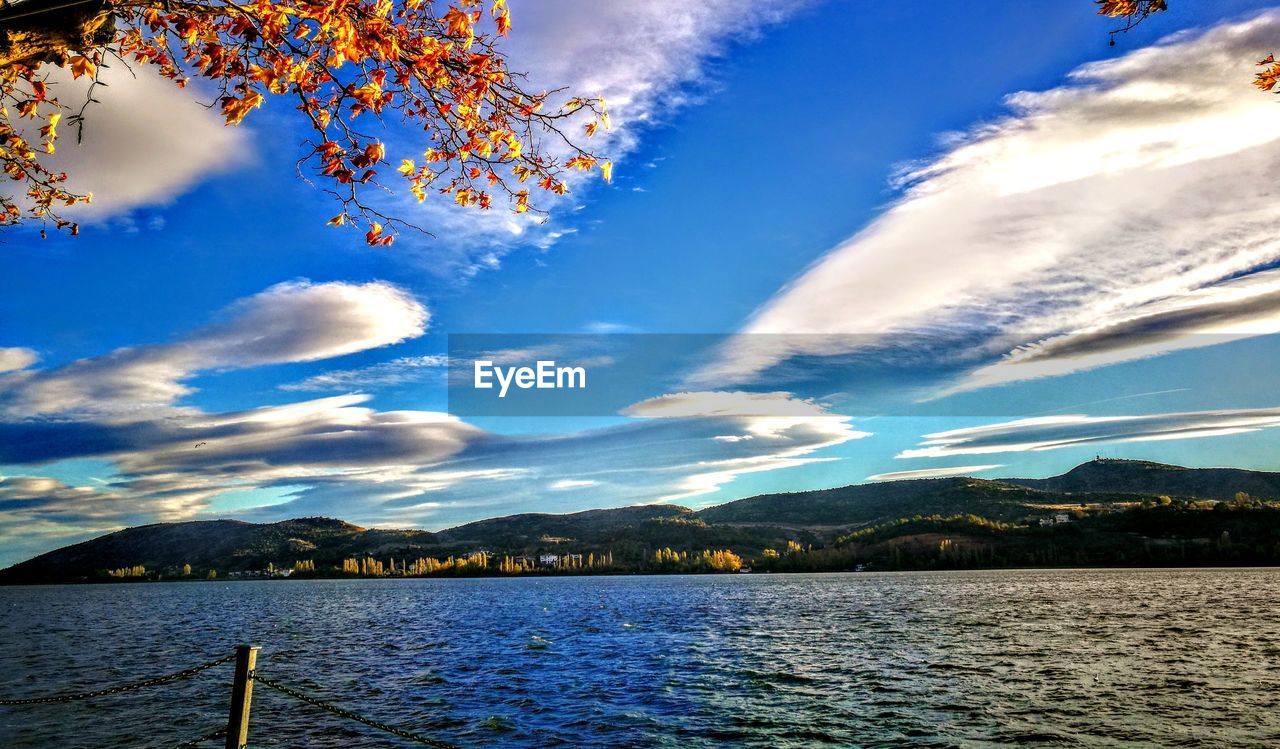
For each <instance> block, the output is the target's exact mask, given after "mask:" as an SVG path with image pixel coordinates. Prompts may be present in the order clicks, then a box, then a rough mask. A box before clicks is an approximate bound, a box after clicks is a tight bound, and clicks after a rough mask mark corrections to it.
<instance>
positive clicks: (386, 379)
mask: <svg viewBox="0 0 1280 749" xmlns="http://www.w3.org/2000/svg"><path fill="white" fill-rule="evenodd" d="M448 364H449V357H447V356H444V355H441V354H430V355H427V356H402V357H400V358H399V359H392V360H391V361H387V362H381V363H379V364H371V365H369V366H367V367H360V368H359V369H337V370H333V371H331V372H322V373H320V374H317V375H312V376H311V377H308V378H307V379H305V380H302V381H300V382H290V383H285V384H284V385H281V386H280V389H281V390H303V391H305V390H353V389H355V390H363V389H367V388H375V387H388V386H392V385H403V384H405V383H409V382H417V381H419V380H421V379H423V378H424V377H426V376H428V375H430V374H432V373H436V374H439V373H440V372H441V370H442V369H444V368H445V367H447V366H448Z"/></svg>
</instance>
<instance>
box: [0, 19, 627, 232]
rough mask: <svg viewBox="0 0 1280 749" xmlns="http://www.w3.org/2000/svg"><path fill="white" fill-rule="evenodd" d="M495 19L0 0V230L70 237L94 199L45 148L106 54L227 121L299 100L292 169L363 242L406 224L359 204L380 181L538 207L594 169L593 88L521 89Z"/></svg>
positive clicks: (599, 115)
mask: <svg viewBox="0 0 1280 749" xmlns="http://www.w3.org/2000/svg"><path fill="white" fill-rule="evenodd" d="M510 29H511V16H510V13H509V12H508V10H507V4H506V0H454V3H453V4H445V3H433V2H423V1H422V0H400V1H399V2H393V0H250V1H249V2H220V0H175V1H174V2H169V1H168V0H166V1H165V2H155V0H95V1H94V2H86V1H84V0H81V1H79V2H70V3H57V2H53V3H35V2H26V3H13V2H12V0H0V101H2V103H3V105H4V106H3V107H2V108H0V169H2V170H3V172H4V173H5V174H6V175H7V176H8V177H9V179H10V180H12V181H13V182H16V183H18V184H19V185H20V186H21V187H22V190H21V191H20V192H21V193H22V195H21V197H18V196H0V226H3V225H12V224H16V223H18V222H20V221H22V220H24V219H34V220H37V221H40V222H42V223H43V224H52V225H53V226H55V227H57V228H59V229H65V230H68V231H70V232H71V233H72V234H75V233H77V232H78V227H77V226H76V224H75V222H73V221H71V220H69V219H66V218H64V217H63V215H62V214H63V211H64V209H65V208H67V207H70V206H73V205H75V204H77V203H81V202H88V201H90V200H91V199H92V196H91V195H89V194H80V193H77V192H74V191H72V190H70V189H68V187H67V175H66V174H65V173H62V172H59V171H56V170H55V169H53V168H51V167H50V166H49V162H48V159H47V157H48V156H49V154H52V153H53V152H54V150H55V147H56V141H57V140H58V138H59V136H60V134H61V133H60V130H59V127H60V126H62V127H68V126H69V127H72V128H75V129H76V130H77V131H79V130H80V129H81V128H83V127H84V126H85V124H86V121H88V122H90V123H91V121H92V107H91V106H88V105H89V104H90V103H91V102H92V101H94V98H95V97H98V96H103V97H106V96H110V95H111V92H110V90H109V89H106V88H105V87H101V86H99V85H98V84H99V83H100V75H101V71H102V69H103V68H105V67H108V66H112V65H118V66H129V67H131V68H134V69H136V73H137V74H140V75H146V74H148V71H152V72H153V73H158V74H159V75H161V76H163V77H164V78H167V79H170V80H172V81H173V82H174V84H176V85H178V86H185V85H186V84H187V82H188V81H190V80H191V79H193V78H199V79H204V80H206V81H208V82H209V83H210V84H211V85H212V87H213V88H214V89H215V90H216V92H217V100H216V106H217V108H218V109H219V110H220V111H221V113H222V115H223V117H224V118H225V120H226V123H227V124H228V125H237V124H239V123H240V122H242V121H243V120H244V119H245V118H246V117H248V116H250V115H251V114H252V113H253V112H254V111H255V110H257V109H258V108H260V107H262V106H263V105H264V103H266V101H267V100H268V99H270V98H273V97H277V98H279V99H280V100H281V101H282V102H283V103H285V104H286V105H287V106H291V107H293V108H295V109H296V110H298V111H299V112H300V113H301V120H302V121H303V122H305V123H306V125H307V127H308V128H309V129H310V132H311V137H310V138H309V140H308V141H307V142H306V145H305V146H304V147H303V151H302V153H301V161H300V166H301V165H305V166H306V167H307V168H309V169H310V171H311V173H312V176H313V177H314V178H315V180H316V181H317V182H319V183H320V184H322V185H323V189H324V191H325V192H326V193H328V194H329V195H330V196H331V197H332V198H333V199H334V200H335V201H336V202H337V206H338V213H337V214H336V215H335V216H334V217H333V219H332V220H331V221H330V223H331V224H333V225H335V226H344V225H349V226H354V227H358V228H359V229H361V230H362V231H363V232H364V236H365V240H366V241H367V242H368V243H369V244H371V245H379V246H385V245H388V244H390V243H391V242H392V240H393V239H394V237H395V234H396V231H397V229H398V228H404V227H411V226H413V225H412V224H410V223H408V222H406V221H405V220H403V219H401V218H399V217H397V216H393V215H387V214H384V213H383V212H381V211H380V210H379V209H377V208H376V207H374V206H373V205H372V204H370V202H368V199H367V195H368V194H369V192H370V190H371V189H375V188H379V187H391V186H394V185H396V184H398V185H399V186H400V187H401V188H403V189H405V190H406V191H408V192H409V193H410V194H412V195H413V196H414V197H415V198H416V199H417V200H419V201H422V200H425V199H426V198H427V196H428V195H429V194H431V193H438V194H440V195H441V196H442V197H444V198H445V199H447V200H449V201H451V202H454V203H457V204H459V205H462V206H472V207H476V208H479V209H482V210H483V209H488V208H490V207H491V206H492V205H493V204H494V202H495V199H497V200H501V201H502V202H503V203H505V204H506V207H507V208H508V209H509V210H512V211H514V212H516V213H524V212H526V211H535V212H536V211H538V210H539V209H538V208H537V207H536V206H535V204H534V202H533V201H532V199H531V196H530V192H531V190H541V191H544V192H546V193H551V194H564V193H565V192H566V191H567V190H568V184H567V182H566V176H567V174H568V173H569V172H570V171H574V170H582V171H587V170H598V171H599V172H600V174H601V175H602V176H603V177H604V178H605V179H609V178H610V170H611V168H612V165H611V164H610V163H609V162H608V161H604V160H601V159H600V158H599V157H597V156H596V155H595V154H593V153H592V152H590V151H589V150H587V149H586V148H584V147H583V146H582V145H581V143H582V142H583V141H582V138H583V137H590V136H591V135H593V134H594V133H595V132H596V130H597V129H598V128H600V127H606V128H607V127H608V115H607V113H606V112H605V108H604V102H603V101H602V100H600V99H599V98H582V97H574V96H570V95H568V94H567V93H566V92H560V91H553V92H545V91H533V90H527V89H526V87H525V83H524V80H525V79H524V78H523V77H522V76H521V75H518V74H516V73H513V72H512V71H511V70H510V69H509V67H508V64H507V58H506V55H505V53H504V51H503V48H502V46H501V45H500V43H499V42H500V40H501V38H502V37H505V36H506V35H507V34H508V32H509V31H510ZM53 68H64V69H66V70H67V71H69V73H70V75H71V76H72V77H74V78H83V79H87V80H88V81H90V87H89V94H88V101H64V100H63V99H61V98H59V96H58V92H57V90H56V88H57V85H56V84H55V83H53V82H52V81H51V76H50V71H51V70H52V69H53ZM357 118H363V119H361V120H360V121H359V122H357ZM393 122H394V123H400V122H404V123H407V124H408V125H410V126H416V127H417V128H419V129H420V130H421V132H422V133H423V136H422V141H421V142H420V144H419V145H418V146H417V147H416V148H415V149H413V150H412V151H408V152H406V153H403V154H388V153H387V146H386V144H385V143H384V142H383V141H382V140H381V138H380V137H379V135H378V133H379V132H382V131H383V125H384V124H386V123H393ZM570 128H573V130H570ZM579 136H581V137H579ZM549 144H554V146H553V147H552V146H549ZM414 228H417V227H414ZM42 231H43V229H42Z"/></svg>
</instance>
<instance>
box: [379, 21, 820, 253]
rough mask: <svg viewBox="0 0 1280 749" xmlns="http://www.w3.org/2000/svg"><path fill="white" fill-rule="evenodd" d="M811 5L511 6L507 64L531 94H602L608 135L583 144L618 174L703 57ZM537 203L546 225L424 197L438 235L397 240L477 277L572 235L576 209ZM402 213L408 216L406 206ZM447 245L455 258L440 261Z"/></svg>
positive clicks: (691, 94)
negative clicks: (570, 217)
mask: <svg viewBox="0 0 1280 749" xmlns="http://www.w3.org/2000/svg"><path fill="white" fill-rule="evenodd" d="M811 2H812V0H775V2H770V3H741V2H736V1H735V0H701V1H700V2H693V3H690V2H681V1H680V0H647V1H646V2H598V1H597V0H513V2H511V4H510V5H511V19H512V31H511V36H510V43H509V44H508V46H507V52H508V55H509V58H510V63H511V68H512V69H513V70H517V71H524V72H527V73H528V74H529V76H530V78H529V80H528V82H527V83H528V88H530V89H532V90H536V91H542V90H555V89H560V88H565V89H566V90H567V91H568V92H570V93H572V94H573V95H577V96H584V97H594V96H603V97H604V98H605V100H606V102H607V104H608V107H609V113H610V121H611V123H612V129H611V130H610V131H609V132H605V131H603V130H601V131H598V132H597V134H596V136H595V137H594V138H592V139H591V140H590V141H589V142H587V145H589V146H590V147H591V148H592V149H593V150H596V151H598V152H600V153H602V154H606V155H607V156H608V157H609V158H611V159H612V160H614V161H615V162H616V163H617V166H616V167H615V170H614V173H615V175H622V174H623V173H625V170H626V169H627V166H626V164H625V161H626V157H627V155H628V154H630V153H631V152H632V151H633V150H634V149H635V148H636V146H637V145H638V144H639V141H640V138H641V136H642V133H643V131H644V129H645V128H647V127H649V126H652V125H655V124H659V123H663V122H666V121H669V120H670V118H671V117H672V116H673V115H674V114H675V112H676V111H677V110H679V109H680V108H681V107H682V106H684V105H686V104H687V103H689V102H690V101H691V100H692V99H694V98H696V97H697V96H698V95H700V93H702V92H703V91H705V88H706V84H707V80H708V77H709V75H708V70H707V64H708V62H709V61H710V60H712V59H714V58H715V57H717V56H718V55H720V54H721V53H723V52H724V51H725V50H726V49H727V48H728V47H729V46H730V45H732V44H734V43H735V42H741V41H744V40H750V39H752V38H754V37H756V36H757V35H758V34H759V33H760V32H761V31H762V30H763V29H765V28H766V27H768V26H770V25H772V24H776V23H780V22H782V21H784V20H785V19H787V18H788V17H790V16H791V15H793V14H794V13H795V12H797V11H798V10H799V9H801V8H803V7H805V6H807V5H810V4H811ZM582 124H583V123H576V122H573V123H567V124H566V125H565V127H566V129H567V131H568V132H569V134H570V135H571V136H572V137H575V138H580V139H584V140H585V138H584V136H583V135H582V131H581V127H582ZM545 145H546V147H547V148H548V149H551V152H553V153H555V152H558V149H560V148H561V147H562V146H561V145H560V144H559V143H558V139H556V138H549V139H547V141H546V143H545ZM392 151H394V149H392ZM409 155H412V154H409ZM570 184H571V190H572V192H571V193H570V194H571V195H573V194H575V193H576V192H578V191H579V190H584V189H588V185H590V184H595V185H596V186H597V187H598V186H599V185H602V184H603V183H602V182H601V181H600V178H599V173H598V172H592V173H591V174H589V175H582V176H575V177H572V178H571V182H570ZM591 189H594V188H591ZM539 200H540V201H541V203H542V205H543V207H544V208H547V209H550V210H551V211H552V218H551V220H550V221H548V222H547V223H545V224H544V223H541V219H539V218H538V217H535V216H533V215H531V214H522V215H515V214H512V213H510V212H509V211H506V210H501V209H498V208H496V207H495V209H494V210H492V211H488V212H484V213H480V212H477V211H474V210H465V209H461V210H460V209H457V208H455V207H453V206H451V205H448V204H446V203H443V202H441V201H436V200H433V199H429V200H428V201H427V202H426V203H424V204H423V205H422V206H421V207H417V208H416V210H418V211H420V212H422V213H423V216H424V218H423V221H422V223H423V225H424V226H426V228H428V229H429V230H431V231H432V232H433V233H434V234H435V238H434V239H424V240H421V241H419V240H417V239H415V238H414V237H413V236H412V234H405V235H403V240H404V241H403V244H404V245H405V246H406V247H409V248H412V251H416V252H422V253H424V254H425V255H426V256H428V257H430V258H431V260H432V267H434V268H437V269H446V270H448V271H449V272H454V273H456V272H459V270H461V271H462V272H463V273H474V272H478V271H480V270H483V269H485V268H492V267H495V266H496V264H497V263H498V259H499V257H500V256H501V255H502V254H504V253H505V252H506V251H508V250H510V249H511V248H512V247H515V246H520V245H526V246H532V247H539V248H541V249H546V248H548V247H550V246H551V244H553V243H554V242H555V241H556V240H557V239H559V238H560V237H561V236H563V235H564V234H566V233H570V232H572V231H574V230H573V229H572V228H566V227H564V226H563V225H562V222H561V221H560V220H559V219H560V217H561V216H562V215H564V214H567V213H570V212H571V211H572V210H573V209H574V208H575V207H577V206H578V203H576V202H575V201H573V200H572V199H571V198H560V199H556V198H554V197H550V196H548V197H545V198H540V199H539ZM496 205H497V203H495V206H496ZM406 208H408V209H410V210H414V208H413V207H410V206H409V205H407V204H406ZM446 247H447V248H450V249H452V250H453V255H454V257H453V258H452V261H451V262H446V263H444V264H442V263H441V255H442V250H443V249H445V248H446Z"/></svg>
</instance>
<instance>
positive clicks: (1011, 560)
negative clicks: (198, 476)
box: [0, 460, 1280, 583]
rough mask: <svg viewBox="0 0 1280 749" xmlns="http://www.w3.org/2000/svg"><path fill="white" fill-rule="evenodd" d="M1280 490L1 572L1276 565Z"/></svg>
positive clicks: (152, 530) (431, 537)
mask: <svg viewBox="0 0 1280 749" xmlns="http://www.w3.org/2000/svg"><path fill="white" fill-rule="evenodd" d="M1245 486H1247V487H1251V488H1252V489H1254V490H1255V491H1253V492H1245V491H1244V490H1242V489H1239V487H1245ZM1224 487H1226V488H1224ZM1227 489H1236V491H1235V492H1233V493H1232V494H1229V495H1228V494H1226V491H1227ZM1224 498H1225V501H1224ZM1277 501H1280V474H1276V473H1263V472H1258V471H1238V470H1235V469H1191V468H1181V467H1178V466H1165V465H1161V464H1156V463H1146V462H1142V461H1113V460H1107V461H1094V462H1092V463H1088V464H1085V465H1082V466H1078V467H1077V468H1075V469H1073V470H1071V471H1069V472H1068V473H1066V474H1063V475H1062V476H1057V477H1053V478H1049V479H1006V480H1001V481H988V480H982V479H974V478H948V479H923V480H915V481H892V482H883V483H876V484H864V485H857V486H847V487H841V488H837V489H826V490H821V491H811V492H796V493H791V494H767V495H761V496H758V497H750V498H747V499H742V500H738V501H735V502H730V503H728V504H724V505H720V506H717V507H712V508H708V509H704V510H702V511H699V512H694V511H693V510H690V509H688V508H684V507H677V506H672V505H644V506H637V507H625V508H619V509H608V510H589V511H586V512H578V513H572V514H566V515H553V514H540V513H529V514H523V515H512V516H509V517H502V518H493V519H490V520H482V521H479V522H475V523H469V524H466V525H462V526H459V527H457V528H451V529H448V530H444V531H440V532H429V531H422V530H379V529H366V528H361V527H359V526H355V525H351V524H349V523H344V522H342V521H339V520H332V519H328V518H302V519H297V520H287V521H283V522H279V523H271V524H255V523H246V522H240V521H235V520H210V521H196V522H186V523H163V524H158V525H148V526H141V527H137V528H129V529H126V530H122V531H118V532H116V533H111V534H107V535H105V536H102V537H99V538H96V539H93V540H91V541H86V542H84V543H80V544H75V545H73V546H68V547H65V548H62V549H58V550H56V551H51V552H48V553H46V554H42V555H40V556H38V557H35V558H34V559H31V560H28V561H26V562H23V563H21V564H18V565H14V566H13V567H10V568H9V569H6V570H2V571H0V582H8V583H33V582H66V581H77V580H83V581H93V580H120V579H156V578H164V579H190V580H205V579H227V578H232V579H234V578H236V577H239V576H245V575H261V574H262V573H263V571H264V570H272V571H274V572H277V573H278V571H279V570H290V571H291V572H292V573H295V576H300V577H301V576H343V575H379V576H382V575H391V574H395V575H407V574H468V575H472V574H517V573H518V574H528V573H530V572H545V573H575V574H577V573H592V572H607V573H619V572H676V571H730V570H732V569H735V568H736V567H737V565H738V564H739V563H741V564H744V565H748V566H752V567H754V568H755V569H756V570H769V571H774V570H776V571H806V570H813V571H818V570H840V569H855V568H858V567H859V566H860V565H861V566H866V567H870V568H872V569H922V568H924V569H929V568H950V567H1005V566H1064V565H1204V564H1280V506H1278V505H1277V504H1276V502H1277ZM603 560H607V562H605V561H603ZM727 560H730V561H727ZM731 560H737V561H732V563H731Z"/></svg>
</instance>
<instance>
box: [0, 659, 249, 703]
mask: <svg viewBox="0 0 1280 749" xmlns="http://www.w3.org/2000/svg"><path fill="white" fill-rule="evenodd" d="M235 657H236V655H235V653H232V654H231V655H225V656H223V657H221V658H219V659H218V660H216V661H209V662H208V663H202V664H200V665H199V666H193V667H192V668H188V669H185V670H182V671H176V672H174V673H172V674H165V675H164V676H156V677H154V678H151V679H146V680H144V681H135V682H133V683H132V684H121V685H120V686H118V687H107V688H106V689H98V690H95V691H92V692H73V693H67V694H51V695H49V696H47V697H27V698H25V699H20V700H0V705H42V704H45V703H50V702H75V701H77V700H87V699H90V698H92V697H103V696H105V695H108V694H119V693H121V692H132V691H133V690H135V689H145V688H146V687H154V686H159V685H160V684H168V683H169V682H171V681H180V680H182V679H188V678H191V677H192V676H195V675H196V674H198V673H200V672H201V671H208V670H209V669H211V668H214V667H216V666H221V665H222V664H224V663H227V662H229V661H232V660H235Z"/></svg>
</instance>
